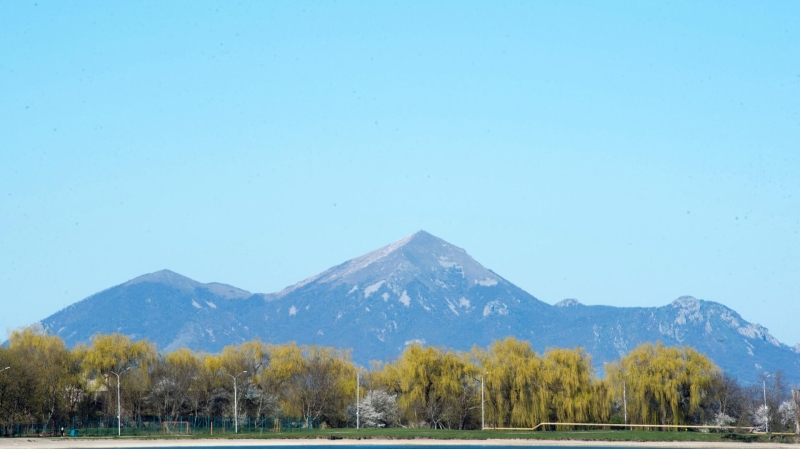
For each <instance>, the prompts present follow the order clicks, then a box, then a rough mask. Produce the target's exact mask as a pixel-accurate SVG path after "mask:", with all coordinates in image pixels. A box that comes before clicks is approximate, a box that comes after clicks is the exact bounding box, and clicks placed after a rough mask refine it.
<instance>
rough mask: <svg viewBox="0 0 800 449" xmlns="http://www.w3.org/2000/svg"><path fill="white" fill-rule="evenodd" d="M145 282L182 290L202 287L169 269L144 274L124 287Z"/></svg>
mask: <svg viewBox="0 0 800 449" xmlns="http://www.w3.org/2000/svg"><path fill="white" fill-rule="evenodd" d="M145 282H148V283H153V284H166V285H170V286H173V287H178V288H181V289H194V288H195V287H197V286H199V285H201V284H200V283H199V282H197V281H195V280H193V279H189V278H187V277H186V276H183V275H181V274H178V273H176V272H174V271H171V270H167V269H164V270H159V271H155V272H153V273H148V274H143V275H141V276H139V277H137V278H134V279H131V280H130V281H128V282H126V283H125V284H124V285H126V286H129V285H134V284H141V283H145Z"/></svg>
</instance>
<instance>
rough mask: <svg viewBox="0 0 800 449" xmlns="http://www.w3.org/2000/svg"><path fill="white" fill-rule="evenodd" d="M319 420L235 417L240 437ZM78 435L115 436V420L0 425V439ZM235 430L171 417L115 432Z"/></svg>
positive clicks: (218, 420) (214, 420) (225, 422)
mask: <svg viewBox="0 0 800 449" xmlns="http://www.w3.org/2000/svg"><path fill="white" fill-rule="evenodd" d="M320 426H321V423H320V421H319V420H318V419H317V420H305V419H303V418H292V417H267V416H259V417H250V416H242V417H239V426H238V430H239V433H240V434H255V433H267V432H304V431H309V430H312V429H319V428H320ZM62 428H63V436H65V437H69V436H81V437H113V436H117V432H118V428H117V419H116V417H102V418H90V417H85V418H78V417H75V418H72V419H71V420H69V421H67V422H60V421H50V422H47V423H42V422H29V423H16V424H8V425H0V437H33V436H52V437H56V436H61V435H62ZM235 429H236V426H235V423H234V420H233V418H228V417H217V416H213V417H212V416H191V417H171V418H169V419H168V420H166V419H161V418H158V417H146V418H140V419H136V420H132V419H127V418H123V419H122V421H121V423H120V427H119V433H120V434H121V435H122V436H137V435H187V434H189V435H197V434H201V435H202V434H205V435H212V434H213V435H222V434H230V433H234V431H235Z"/></svg>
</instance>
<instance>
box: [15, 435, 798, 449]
mask: <svg viewBox="0 0 800 449" xmlns="http://www.w3.org/2000/svg"><path fill="white" fill-rule="evenodd" d="M220 446H223V447H280V446H285V447H298V446H531V447H543V446H551V447H553V446H555V447H623V448H625V447H634V448H689V449H694V448H697V449H714V448H721V449H737V448H747V449H779V448H786V449H798V448H800V445H798V444H781V443H716V442H714V443H711V442H708V443H707V442H693V441H687V442H669V441H663V442H630V441H579V440H574V441H572V440H569V441H568V440H525V439H508V440H507V439H490V440H434V439H416V440H389V439H386V440H383V439H376V438H371V439H368V440H367V439H365V440H349V439H345V440H335V441H331V440H327V439H286V440H278V439H264V440H260V439H241V440H238V439H237V440H231V439H211V438H209V439H186V440H181V439H164V440H150V439H148V440H140V439H124V438H123V439H94V438H93V439H81V438H13V439H12V438H3V439H0V449H12V448H14V449H81V448H85V449H106V448H161V447H176V448H180V447H220Z"/></svg>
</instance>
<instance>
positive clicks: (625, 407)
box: [622, 374, 628, 426]
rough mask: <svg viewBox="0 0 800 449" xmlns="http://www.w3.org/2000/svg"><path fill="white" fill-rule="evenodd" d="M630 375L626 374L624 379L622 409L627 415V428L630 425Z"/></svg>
mask: <svg viewBox="0 0 800 449" xmlns="http://www.w3.org/2000/svg"><path fill="white" fill-rule="evenodd" d="M627 380H628V375H627V374H625V378H624V379H622V408H623V412H624V414H625V426H627V425H628V382H627Z"/></svg>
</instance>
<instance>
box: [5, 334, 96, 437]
mask: <svg viewBox="0 0 800 449" xmlns="http://www.w3.org/2000/svg"><path fill="white" fill-rule="evenodd" d="M9 351H10V352H12V353H14V355H15V361H16V362H15V366H14V367H13V368H14V371H13V373H14V375H15V376H19V377H22V378H24V379H25V380H24V382H25V385H24V387H23V388H22V389H21V392H22V393H23V394H24V403H25V407H24V409H23V410H24V411H25V412H27V413H28V414H30V415H31V417H36V418H39V419H41V420H42V422H44V423H45V424H46V423H49V422H50V421H51V419H53V418H55V417H56V416H59V415H60V417H61V418H64V417H65V415H67V414H69V413H70V412H72V411H74V409H75V407H76V404H77V403H78V401H79V399H80V397H81V396H82V393H83V391H84V387H85V386H84V382H83V378H82V376H80V365H79V363H80V362H79V359H78V358H77V357H75V356H74V355H73V353H72V352H70V351H69V350H68V349H67V348H66V346H65V345H64V341H63V340H61V338H59V337H57V336H53V335H47V334H46V333H45V332H44V330H43V329H42V328H41V327H38V326H36V327H30V328H27V329H23V330H18V331H14V332H13V333H12V334H11V338H10V339H9ZM6 375H8V374H6ZM45 430H46V427H45Z"/></svg>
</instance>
